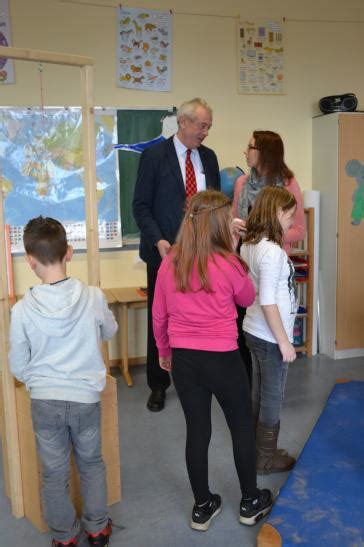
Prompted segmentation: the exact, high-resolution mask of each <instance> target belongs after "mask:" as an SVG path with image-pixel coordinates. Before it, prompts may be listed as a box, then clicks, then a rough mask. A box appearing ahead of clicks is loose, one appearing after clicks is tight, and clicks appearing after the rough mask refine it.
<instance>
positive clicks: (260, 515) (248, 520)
mask: <svg viewBox="0 0 364 547" xmlns="http://www.w3.org/2000/svg"><path fill="white" fill-rule="evenodd" d="M271 509H272V505H269V506H268V507H266V508H265V509H263V510H262V511H261V512H260V513H258V514H257V515H254V516H253V517H242V516H241V515H240V516H239V522H240V523H241V524H245V525H246V526H254V525H255V524H256V523H257V522H259V521H260V520H262V518H264V517H265V515H268V513H269V512H270V510H271Z"/></svg>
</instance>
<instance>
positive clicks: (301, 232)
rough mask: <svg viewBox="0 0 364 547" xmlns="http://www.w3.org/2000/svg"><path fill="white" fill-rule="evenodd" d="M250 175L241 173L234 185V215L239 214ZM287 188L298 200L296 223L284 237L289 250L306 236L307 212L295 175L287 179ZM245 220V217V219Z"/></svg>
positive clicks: (285, 246) (285, 247)
mask: <svg viewBox="0 0 364 547" xmlns="http://www.w3.org/2000/svg"><path fill="white" fill-rule="evenodd" d="M248 177H249V175H241V177H239V178H238V179H237V180H236V182H235V186H234V198H233V216H234V217H237V216H238V202H239V196H240V193H241V191H242V189H243V186H244V184H245V183H246V181H247V179H248ZM284 187H285V188H286V190H288V192H290V193H291V194H293V195H294V197H295V198H296V201H297V208H296V212H295V215H294V224H293V226H292V228H290V229H289V230H288V232H287V234H286V235H285V237H284V245H283V247H284V250H285V251H289V250H290V248H291V243H294V242H295V241H301V240H302V239H304V237H305V231H306V228H305V214H304V207H303V198H302V192H301V188H300V187H299V184H298V182H297V181H296V179H295V178H294V177H292V178H291V179H289V180H286V181H285V186H284ZM244 220H245V219H244Z"/></svg>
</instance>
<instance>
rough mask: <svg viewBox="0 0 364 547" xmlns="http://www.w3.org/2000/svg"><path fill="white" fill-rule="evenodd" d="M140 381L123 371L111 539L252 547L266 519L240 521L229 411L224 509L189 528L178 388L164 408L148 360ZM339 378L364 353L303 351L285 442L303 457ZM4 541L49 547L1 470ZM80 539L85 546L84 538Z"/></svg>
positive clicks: (135, 545)
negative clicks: (153, 396)
mask: <svg viewBox="0 0 364 547" xmlns="http://www.w3.org/2000/svg"><path fill="white" fill-rule="evenodd" d="M132 372H133V378H134V382H135V385H134V387H133V388H127V387H126V386H125V384H124V383H123V381H122V379H121V378H120V375H119V373H118V372H116V373H115V375H116V376H117V377H118V389H119V425H120V450H121V468H122V488H123V501H122V502H121V503H118V504H116V505H114V506H112V507H111V508H110V511H111V516H112V518H113V521H114V533H113V536H112V541H111V545H113V546H115V547H116V546H120V547H156V546H158V547H172V546H173V547H194V546H199V547H205V546H211V547H212V546H215V547H221V546H227V547H230V546H231V547H233V546H236V545H241V546H243V547H253V546H254V545H255V542H256V536H257V533H258V531H259V526H260V525H258V526H255V527H253V528H248V527H244V526H242V525H240V524H239V523H238V521H237V513H238V504H239V499H240V496H239V488H238V481H237V477H236V475H235V470H234V466H233V458H232V449H231V441H230V437H229V432H228V430H227V427H226V425H225V422H224V418H223V415H222V413H221V410H220V408H219V407H218V406H217V405H214V406H213V438H212V442H211V447H210V486H211V489H212V491H214V492H219V493H220V494H221V496H222V498H223V511H222V513H221V515H220V516H219V517H218V518H217V519H216V520H215V521H214V522H213V523H212V525H211V527H210V529H209V531H208V532H194V531H192V530H191V529H190V528H189V525H188V522H189V516H190V512H191V508H192V503H193V501H192V497H191V492H190V488H189V484H188V480H187V474H186V470H185V465H184V437H185V425H184V420H183V416H182V411H181V408H180V405H179V402H178V400H177V397H176V393H175V391H174V389H173V388H171V389H170V390H169V391H168V398H167V405H166V408H165V410H164V411H163V412H161V413H156V414H154V413H151V412H149V411H148V410H147V409H146V406H145V402H146V399H147V396H148V389H147V387H146V385H145V370H144V367H143V366H140V367H134V368H133V369H132ZM337 378H348V379H353V380H364V358H356V359H346V360H340V361H333V360H331V359H329V358H326V357H324V356H317V357H315V358H313V359H311V360H306V359H305V358H299V359H298V360H297V361H296V362H295V363H294V364H293V365H291V366H290V372H289V375H288V382H287V390H286V401H285V405H284V410H283V413H282V424H281V426H282V428H281V437H280V445H281V446H282V447H284V448H287V449H289V450H290V452H291V453H292V454H293V455H294V456H298V455H299V453H300V451H301V450H302V448H303V446H304V444H305V442H306V440H307V438H308V437H309V435H310V432H311V430H312V428H313V426H314V424H315V422H316V420H317V418H318V417H319V415H320V413H321V411H322V409H323V407H324V405H325V402H326V400H327V398H328V395H329V394H330V392H331V389H332V387H333V385H334V383H335V380H336V379H337ZM285 479H286V475H285V474H277V475H271V476H269V477H264V478H259V481H258V482H259V485H260V486H261V487H263V486H264V487H269V488H272V489H274V490H276V491H277V490H278V489H279V488H280V486H281V485H282V484H283V483H284V481H285ZM0 530H1V533H0V547H5V546H8V547H17V546H22V545H27V546H28V547H43V546H47V545H50V539H49V536H48V535H47V534H39V533H38V532H37V531H36V530H35V529H34V528H33V527H32V526H31V525H30V524H29V522H28V521H27V520H25V519H20V520H16V519H14V518H13V517H12V515H11V512H10V505H9V501H8V499H7V498H6V497H5V495H4V491H3V482H2V476H1V475H0ZM80 545H86V543H85V542H84V541H83V540H82V541H80Z"/></svg>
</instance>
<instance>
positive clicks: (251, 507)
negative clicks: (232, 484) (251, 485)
mask: <svg viewBox="0 0 364 547" xmlns="http://www.w3.org/2000/svg"><path fill="white" fill-rule="evenodd" d="M272 505H273V498H272V493H271V491H270V490H268V489H266V488H264V489H263V490H260V491H259V494H258V496H257V497H256V498H247V499H244V498H242V500H241V502H240V517H239V521H240V522H241V523H242V524H246V525H247V526H254V524H256V523H257V522H259V521H260V519H262V518H263V517H265V515H267V514H268V513H269V511H270V510H271V509H272Z"/></svg>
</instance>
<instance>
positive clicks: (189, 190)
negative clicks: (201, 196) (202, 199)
mask: <svg viewBox="0 0 364 547" xmlns="http://www.w3.org/2000/svg"><path fill="white" fill-rule="evenodd" d="M196 192H197V183H196V175H195V170H194V168H193V165H192V161H191V150H190V149H189V148H188V150H187V154H186V199H187V201H189V200H190V199H191V197H192V196H193V195H194V194H196Z"/></svg>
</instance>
